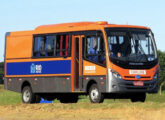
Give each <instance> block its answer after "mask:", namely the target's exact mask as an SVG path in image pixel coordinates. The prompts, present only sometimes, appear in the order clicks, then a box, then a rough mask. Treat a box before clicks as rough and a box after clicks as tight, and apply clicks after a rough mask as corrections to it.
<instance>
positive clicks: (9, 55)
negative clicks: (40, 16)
mask: <svg viewBox="0 0 165 120" xmlns="http://www.w3.org/2000/svg"><path fill="white" fill-rule="evenodd" d="M4 58H5V60H4V61H5V66H4V67H5V78H4V85H5V89H7V90H11V91H15V92H19V93H22V101H23V102H24V103H39V102H40V100H41V98H44V99H47V100H54V99H58V100H60V102H62V103H76V102H77V101H78V97H79V95H89V99H90V101H91V102H92V103H101V102H103V101H104V98H128V99H130V100H131V101H132V102H136V101H141V102H144V101H145V98H146V93H156V92H157V91H158V78H159V75H158V70H159V64H158V56H157V48H156V44H155V39H154V34H153V32H152V31H151V29H150V28H148V27H144V26H134V25H117V24H109V23H108V22H106V21H99V22H77V23H63V24H55V25H42V26H39V27H37V28H35V29H34V30H31V31H18V32H7V33H6V37H5V57H4Z"/></svg>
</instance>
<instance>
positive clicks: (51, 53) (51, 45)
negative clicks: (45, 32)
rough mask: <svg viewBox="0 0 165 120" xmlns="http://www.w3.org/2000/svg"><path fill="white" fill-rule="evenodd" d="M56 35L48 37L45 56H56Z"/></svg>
mask: <svg viewBox="0 0 165 120" xmlns="http://www.w3.org/2000/svg"><path fill="white" fill-rule="evenodd" d="M55 37H56V36H54V35H51V36H46V45H45V56H54V41H55Z"/></svg>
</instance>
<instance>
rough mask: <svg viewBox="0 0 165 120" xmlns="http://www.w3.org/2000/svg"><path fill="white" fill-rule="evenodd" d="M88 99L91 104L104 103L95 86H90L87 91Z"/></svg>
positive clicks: (102, 96) (101, 94)
mask: <svg viewBox="0 0 165 120" xmlns="http://www.w3.org/2000/svg"><path fill="white" fill-rule="evenodd" d="M89 99H90V101H91V103H102V102H103V101H104V95H103V93H101V92H100V91H99V88H98V86H97V84H93V85H91V87H90V89H89Z"/></svg>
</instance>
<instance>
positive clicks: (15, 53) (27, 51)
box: [6, 35, 32, 59]
mask: <svg viewBox="0 0 165 120" xmlns="http://www.w3.org/2000/svg"><path fill="white" fill-rule="evenodd" d="M31 56H32V35H30V36H9V37H7V42H6V59H13V58H29V57H31Z"/></svg>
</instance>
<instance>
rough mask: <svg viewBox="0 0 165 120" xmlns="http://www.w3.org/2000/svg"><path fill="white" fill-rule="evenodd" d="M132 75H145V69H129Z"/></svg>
mask: <svg viewBox="0 0 165 120" xmlns="http://www.w3.org/2000/svg"><path fill="white" fill-rule="evenodd" d="M129 74H130V75H145V74H146V71H145V70H129Z"/></svg>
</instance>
